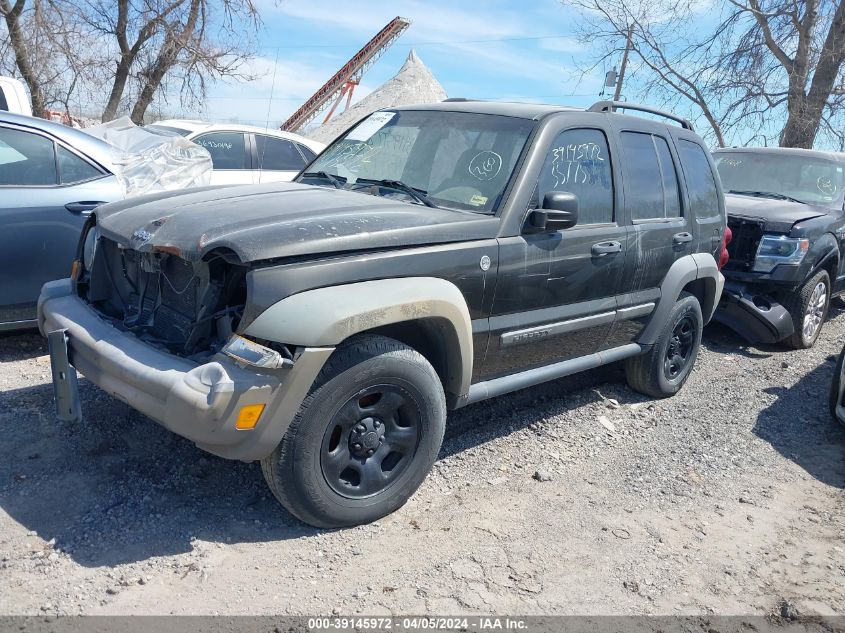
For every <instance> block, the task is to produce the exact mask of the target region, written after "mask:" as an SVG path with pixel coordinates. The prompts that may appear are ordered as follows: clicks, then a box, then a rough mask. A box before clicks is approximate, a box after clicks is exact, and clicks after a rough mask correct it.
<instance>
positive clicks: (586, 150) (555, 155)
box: [537, 129, 613, 226]
mask: <svg viewBox="0 0 845 633" xmlns="http://www.w3.org/2000/svg"><path fill="white" fill-rule="evenodd" d="M550 191H566V192H568V193H574V194H575V195H576V196H578V225H579V226H580V225H584V224H609V223H612V222H613V175H612V172H611V168H610V153H609V151H608V149H607V139H606V138H605V137H604V134H603V133H602V132H600V131H599V130H592V129H576V130H566V131H565V132H562V133H561V134H560V135H559V136H558V137H557V139H555V142H554V144H553V145H552V147H551V148H550V149H549V154H548V156H547V157H546V162H545V164H544V165H543V172H542V173H541V174H540V182H539V183H538V187H537V194H538V202H539V203H540V204H542V202H543V197H544V196H545V195H546V194H547V193H548V192H550Z"/></svg>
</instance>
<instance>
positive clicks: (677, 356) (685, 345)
mask: <svg viewBox="0 0 845 633" xmlns="http://www.w3.org/2000/svg"><path fill="white" fill-rule="evenodd" d="M695 327H696V326H695V322H694V320H693V318H692V316H689V315H687V316H685V317H684V318H683V319H681V320H680V322H679V323H678V324H677V325H675V328H674V329H673V330H672V335H671V336H670V338H669V345H668V346H667V347H666V356H665V359H664V361H663V371H664V372H665V374H666V378H668V379H669V380H675V379H676V378H677V377H678V376H680V375H681V373H682V372H683V371H684V370H685V369H686V368H687V366H688V365H689V362H690V360H691V359H692V351H693V348H694V347H695Z"/></svg>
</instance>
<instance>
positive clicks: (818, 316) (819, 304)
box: [785, 270, 830, 349]
mask: <svg viewBox="0 0 845 633" xmlns="http://www.w3.org/2000/svg"><path fill="white" fill-rule="evenodd" d="M829 308H830V275H828V274H827V271H826V270H820V271H819V272H817V273H816V274H815V275H813V277H812V278H811V279H810V280H809V281H808V282H807V283H805V284H804V285H803V286H801V289H800V290H799V291H798V296H797V297H796V298H795V302H794V303H793V304H792V309H791V310H790V311H789V314H790V315H791V316H792V323H793V324H794V326H795V332H793V333H792V335H791V336H789V337H787V339H786V341H785V342H786V344H787V345H789V347H791V348H793V349H809V348H810V347H812V346H813V345H815V344H816V340H817V339H818V338H819V334H821V331H822V325H823V324H824V321H825V319H826V318H827V311H828V309H829Z"/></svg>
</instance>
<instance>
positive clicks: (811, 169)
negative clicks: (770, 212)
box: [713, 152, 845, 205]
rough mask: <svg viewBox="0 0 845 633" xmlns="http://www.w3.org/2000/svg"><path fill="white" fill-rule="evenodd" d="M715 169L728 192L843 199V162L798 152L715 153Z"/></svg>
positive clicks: (815, 199) (823, 200) (825, 202)
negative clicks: (802, 154)
mask: <svg viewBox="0 0 845 633" xmlns="http://www.w3.org/2000/svg"><path fill="white" fill-rule="evenodd" d="M713 158H714V160H715V162H716V169H718V171H719V177H720V178H721V179H722V187H723V189H724V190H725V191H726V192H727V193H731V192H743V193H747V192H758V193H759V194H762V193H769V194H775V195H776V196H783V197H786V198H792V199H795V200H798V201H800V202H808V203H811V204H821V205H829V204H830V203H832V202H838V201H839V200H841V199H842V194H843V189H845V174H843V165H842V164H841V163H837V162H836V161H832V160H825V159H824V158H815V157H809V156H801V155H798V154H774V153H772V154H769V153H759V152H716V153H715V154H713Z"/></svg>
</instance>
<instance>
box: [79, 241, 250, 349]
mask: <svg viewBox="0 0 845 633" xmlns="http://www.w3.org/2000/svg"><path fill="white" fill-rule="evenodd" d="M92 233H93V231H92ZM95 239H96V238H95ZM85 259H89V258H88V257H87V256H86V257H85ZM88 265H90V266H91V268H92V270H91V271H90V273H89V272H87V270H86V271H84V272H83V275H82V276H81V277H80V279H79V282H78V291H79V294H80V296H81V297H82V298H84V299H86V300H87V301H88V303H90V304H91V306H92V307H93V308H95V309H96V310H97V311H98V312H100V313H101V314H102V315H103V317H104V318H106V319H107V320H109V321H110V322H111V323H112V325H114V326H115V327H117V328H118V329H120V330H123V331H129V332H132V333H133V334H134V335H135V336H137V337H138V338H139V339H141V340H143V341H145V342H147V343H149V344H151V345H153V346H155V347H159V348H162V349H166V350H167V351H169V352H170V353H173V354H177V355H179V356H184V357H187V358H191V359H194V360H198V361H199V360H202V359H203V358H206V357H208V356H210V355H212V354H214V353H215V352H216V351H218V350H219V349H220V348H221V347H222V346H223V345H225V344H226V342H227V341H228V340H229V338H230V337H231V336H232V333H233V332H234V331H235V330H236V329H237V326H238V323H239V321H240V318H241V316H242V314H243V309H244V304H245V302H246V273H247V271H248V268H247V267H246V266H243V265H241V264H239V263H238V262H237V261H236V260H234V259H233V258H231V257H229V256H227V255H226V254H212V255H210V256H209V257H207V258H205V259H203V260H200V261H193V262H191V261H187V260H185V259H182V258H181V257H179V256H178V255H177V254H175V253H170V252H154V251H136V250H132V249H129V248H126V247H123V246H122V245H120V244H118V243H117V242H114V241H112V240H109V239H105V238H103V237H99V239H98V240H97V244H96V257H91V258H90V259H89V264H88Z"/></svg>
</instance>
